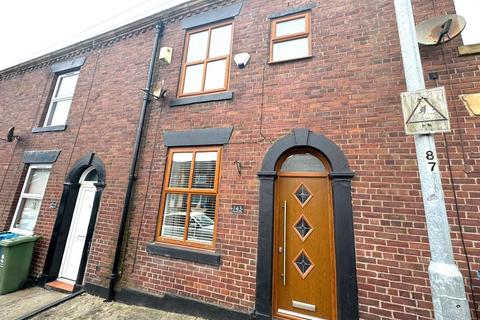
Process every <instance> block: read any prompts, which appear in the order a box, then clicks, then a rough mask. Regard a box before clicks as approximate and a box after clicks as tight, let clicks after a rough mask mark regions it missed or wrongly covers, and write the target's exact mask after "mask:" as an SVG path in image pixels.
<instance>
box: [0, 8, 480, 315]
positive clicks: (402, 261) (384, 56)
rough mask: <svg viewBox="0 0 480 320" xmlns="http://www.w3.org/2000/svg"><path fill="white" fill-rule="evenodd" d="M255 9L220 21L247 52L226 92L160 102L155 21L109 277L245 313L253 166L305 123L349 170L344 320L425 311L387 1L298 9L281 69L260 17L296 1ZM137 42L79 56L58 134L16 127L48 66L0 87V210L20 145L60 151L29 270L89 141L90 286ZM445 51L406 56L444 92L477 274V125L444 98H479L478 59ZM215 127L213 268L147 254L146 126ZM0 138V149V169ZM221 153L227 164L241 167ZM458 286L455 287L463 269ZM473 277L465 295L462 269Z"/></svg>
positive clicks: (110, 223) (176, 25)
mask: <svg viewBox="0 0 480 320" xmlns="http://www.w3.org/2000/svg"><path fill="white" fill-rule="evenodd" d="M266 3H267V2H265V1H258V0H257V1H253V0H250V1H246V2H245V4H244V6H243V8H242V11H241V13H240V15H239V16H238V17H236V18H235V21H234V41H233V53H234V54H236V53H241V52H248V53H250V55H251V60H250V63H249V64H248V65H247V66H246V68H244V69H238V68H237V67H236V65H235V64H234V63H233V62H232V66H231V68H232V69H231V74H230V90H231V91H233V92H234V99H233V100H232V101H221V102H213V103H204V104H196V105H190V106H184V107H175V108H171V107H169V106H168V99H172V98H175V96H176V90H177V86H178V79H179V73H180V62H181V58H182V52H183V41H184V30H182V28H181V25H180V21H178V20H172V21H168V23H167V24H166V27H165V32H164V36H163V37H162V39H161V46H169V47H172V48H173V49H174V50H173V60H172V63H171V64H170V65H160V66H158V67H157V70H156V80H158V81H159V80H165V86H166V88H167V89H168V98H167V99H166V100H163V101H154V102H152V103H151V104H150V109H149V114H148V117H147V124H146V131H145V136H144V138H145V139H144V140H143V141H144V143H143V148H142V152H141V158H140V161H139V166H138V177H139V179H138V180H137V181H136V184H135V194H134V201H133V207H132V210H131V215H130V217H131V220H130V226H129V231H128V235H127V237H126V238H127V239H128V246H127V250H126V254H125V262H124V264H123V273H122V277H121V285H122V286H126V287H130V288H135V289H139V290H144V291H147V292H150V293H155V294H162V293H171V294H178V295H182V296H188V297H192V298H194V299H199V300H203V301H208V302H212V303H215V304H219V305H222V306H225V307H229V308H234V309H237V310H241V311H250V310H252V309H253V307H254V300H255V268H256V254H257V251H256V248H257V231H258V229H257V224H258V180H257V177H256V174H257V172H258V171H259V169H260V166H261V162H262V160H263V156H264V154H265V153H266V151H267V150H268V148H269V147H270V146H271V145H272V143H273V142H274V141H276V140H278V139H279V138H281V137H282V136H284V135H286V134H289V133H290V132H291V131H292V129H293V128H302V127H307V128H310V130H312V131H313V132H315V133H319V134H323V135H324V136H326V137H327V138H328V139H330V140H332V141H333V142H334V143H336V144H337V145H338V146H339V147H340V148H341V149H342V150H343V152H344V153H345V154H346V156H347V158H348V160H349V163H350V167H351V169H352V170H353V171H354V172H355V173H356V176H355V178H354V179H353V195H352V196H353V211H354V227H355V243H356V254H357V281H358V287H359V292H358V295H359V303H360V312H361V313H360V317H361V318H362V319H392V318H394V319H431V318H433V311H432V308H433V307H432V303H431V295H430V288H429V280H428V273H427V268H428V263H429V247H428V238H427V231H426V226H425V218H424V214H423V204H422V198H421V194H420V184H419V179H418V174H417V166H416V160H415V149H414V144H413V138H412V137H407V136H405V134H404V130H403V124H402V123H403V122H402V121H403V119H402V115H401V107H400V98H399V94H400V93H401V92H403V91H405V90H406V89H405V85H404V78H403V71H402V62H401V55H400V50H399V41H398V36H397V32H396V22H395V13H394V8H393V2H392V1H387V0H384V1H378V0H361V1H355V2H353V1H347V0H337V1H335V2H334V4H333V3H332V2H320V1H319V2H317V7H316V8H314V9H313V10H312V40H313V43H312V44H313V58H311V59H306V60H299V61H295V62H287V63H281V64H266V62H267V59H268V46H269V42H268V41H269V30H270V29H269V28H270V25H269V20H268V18H267V17H268V16H269V15H270V14H272V13H274V12H279V11H283V10H285V9H286V8H287V6H290V7H296V6H300V5H302V4H305V3H309V1H282V0H273V1H268V5H266ZM434 5H435V6H434ZM414 11H415V15H416V17H415V18H416V21H417V22H419V21H422V20H424V19H426V18H429V17H433V16H434V15H440V14H445V13H453V12H454V8H453V3H452V1H451V0H438V1H436V2H431V1H420V0H416V1H414ZM153 37H154V31H153V30H150V31H148V32H146V33H141V34H140V35H137V36H134V37H132V38H128V39H126V40H122V41H119V42H116V43H114V44H113V45H111V46H109V47H106V48H103V49H100V50H95V51H92V52H90V53H89V54H88V57H87V62H86V64H85V65H84V67H83V68H82V70H81V73H80V78H79V83H78V85H77V90H76V92H75V98H74V102H73V105H72V110H71V113H70V116H69V123H68V124H69V127H68V129H67V130H66V131H65V132H60V133H45V134H31V133H30V131H31V127H32V126H36V125H37V124H38V123H39V116H40V113H41V112H42V110H43V108H44V107H45V105H46V99H47V98H46V97H47V92H48V90H49V88H50V87H51V85H52V78H51V75H50V74H49V73H48V68H43V69H39V70H36V71H33V72H29V73H25V74H23V75H19V76H16V77H14V78H11V79H8V80H4V81H0V97H1V98H0V114H1V115H2V118H1V120H0V130H4V131H5V130H6V128H7V127H8V126H9V125H13V124H14V125H16V126H17V129H18V132H19V133H20V135H22V136H23V137H25V139H24V141H21V142H19V145H18V146H17V149H16V153H15V156H14V158H13V161H12V166H11V168H10V169H9V172H8V174H7V179H6V182H5V185H6V186H13V188H10V187H8V188H5V187H4V188H3V189H2V190H0V210H2V207H3V206H5V207H6V208H7V210H9V208H11V206H12V202H15V201H13V196H12V192H14V191H15V188H16V186H18V184H19V183H20V181H21V180H20V176H21V175H20V174H19V173H18V172H20V171H21V166H20V169H17V168H18V167H19V163H20V158H21V152H23V150H34V149H35V150H37V149H40V150H41V149H57V148H58V149H62V153H61V155H60V158H59V160H58V161H57V163H55V165H54V167H53V170H52V175H51V177H50V181H49V184H48V187H47V192H46V196H45V199H44V202H43V206H42V210H41V216H40V218H39V222H38V224H37V229H36V232H37V233H39V234H41V235H43V236H44V238H43V239H42V241H41V242H40V246H39V249H38V252H37V254H36V258H35V265H34V271H35V272H39V271H41V267H42V265H43V259H44V256H45V253H46V249H47V245H48V241H49V236H50V234H51V230H52V223H53V221H54V219H55V215H56V209H49V207H48V205H49V204H50V202H52V201H57V202H58V201H59V200H60V195H61V192H62V182H63V179H64V177H65V174H66V172H67V171H68V168H70V167H71V165H72V164H73V163H74V161H75V160H76V159H79V158H80V157H81V156H82V155H83V154H85V153H86V152H92V151H95V152H97V154H98V155H99V156H100V157H101V158H102V160H103V161H104V163H105V165H106V170H107V186H106V188H105V192H104V194H103V198H102V203H101V207H100V211H99V218H98V223H97V226H96V230H95V236H94V241H93V243H92V249H91V254H90V260H89V264H88V268H87V274H86V280H87V281H89V282H93V283H97V284H102V285H105V284H106V275H107V274H108V273H109V272H110V265H111V257H112V255H113V252H114V243H115V237H116V232H117V228H118V221H119V218H120V214H121V208H122V205H123V196H124V193H125V189H126V184H127V175H128V166H129V165H130V154H131V150H132V145H133V140H134V131H135V127H136V123H137V120H138V111H139V108H140V106H141V100H142V93H141V92H140V91H139V90H138V89H139V88H143V87H144V85H145V84H144V83H145V80H146V72H147V65H148V62H149V57H150V50H151V44H152V41H153ZM458 45H461V39H460V38H458V39H455V40H453V41H452V42H450V43H448V44H447V45H446V46H445V47H444V53H445V60H446V62H447V63H446V65H447V67H448V70H449V71H448V72H447V68H446V65H445V61H444V57H443V54H442V49H441V47H428V48H422V49H421V54H422V60H423V61H422V62H423V66H424V71H425V75H426V79H427V80H426V85H427V87H434V86H435V85H436V84H435V82H434V81H430V80H428V72H438V73H439V75H440V79H439V81H438V85H443V86H445V87H446V89H447V94H448V97H449V108H450V116H451V119H452V128H453V130H452V133H448V134H446V135H445V138H446V141H447V142H448V151H449V154H450V159H451V164H452V175H453V185H454V188H455V190H456V191H457V198H458V203H459V206H458V209H459V214H460V218H461V221H462V224H463V226H464V228H463V231H464V236H465V240H466V246H467V252H468V254H469V255H470V262H471V263H470V266H471V268H472V269H473V270H477V269H479V267H480V257H479V256H480V246H479V245H478V243H479V240H480V236H479V235H478V234H479V232H480V230H479V226H480V224H479V222H478V217H477V215H478V212H480V210H479V209H480V208H479V205H480V190H479V187H478V186H477V179H478V178H479V177H480V163H479V160H478V159H480V157H479V154H480V153H479V152H480V150H479V138H480V132H479V127H480V125H479V123H480V122H479V120H478V119H477V118H473V117H470V116H468V114H467V112H466V110H465V108H464V107H463V105H462V104H461V103H460V101H459V99H458V98H457V96H458V95H459V94H462V93H473V92H479V88H480V68H479V64H480V56H470V57H458V56H457V53H456V47H457V46H458ZM24 88H28V90H24ZM32 88H33V89H32ZM22 93H23V94H22ZM12 106H15V107H12ZM85 108H87V109H86V112H84V110H85ZM3 115H5V116H3ZM82 117H83V121H82ZM227 126H233V127H234V131H233V135H232V138H231V140H230V144H228V145H226V146H225V148H224V152H223V158H222V167H221V179H220V198H219V204H218V205H219V207H218V228H217V244H216V250H217V251H218V252H219V253H220V254H221V256H222V264H221V266H220V267H219V268H215V267H210V266H205V265H201V264H194V263H190V262H186V261H182V260H175V259H169V258H165V257H159V256H153V255H149V254H148V253H147V252H146V244H147V243H149V242H152V241H153V240H154V234H155V229H156V223H157V217H158V210H159V204H160V200H161V199H160V196H161V190H162V183H163V174H164V168H165V156H166V152H167V150H166V148H164V147H163V143H162V136H163V135H162V133H163V132H164V131H165V130H189V129H196V128H212V127H213V128H216V127H227ZM77 135H78V137H77ZM436 141H437V148H438V153H439V159H440V169H441V172H442V176H443V182H444V191H445V196H446V203H447V210H448V216H449V222H450V225H451V236H452V240H453V246H454V253H455V259H456V262H457V264H458V265H459V267H460V269H461V271H462V273H463V274H464V276H466V275H467V273H466V266H467V265H466V260H465V255H464V252H463V249H462V246H461V242H460V233H459V227H458V220H457V218H456V212H455V209H456V207H455V203H454V201H453V192H452V180H451V179H450V178H449V171H448V170H449V168H448V166H447V164H448V162H447V158H446V152H445V147H446V144H445V141H444V138H443V136H442V135H436ZM11 148H12V147H11V146H10V145H6V144H0V155H2V156H1V157H0V174H1V175H4V172H5V170H6V168H5V167H6V163H7V160H8V157H9V154H10V153H9V152H10V150H11ZM4 155H5V156H4ZM234 161H240V162H241V163H242V165H243V170H242V174H241V175H239V174H238V172H237V170H236V166H235V164H234ZM0 177H2V176H0ZM0 182H1V180H0ZM7 182H8V184H7ZM232 204H243V205H245V209H246V212H245V214H243V215H234V214H232V213H231V212H230V209H231V205H232ZM13 205H14V204H13ZM1 214H2V211H0V215H1ZM6 219H7V218H6V217H5V215H1V216H0V223H4V224H5V220H6ZM7 220H8V219H7ZM474 277H475V275H474ZM466 283H467V287H466V288H467V292H468V293H469V295H470V282H469V281H468V278H467V277H466ZM474 286H475V288H474V290H475V292H476V294H477V300H480V295H478V292H479V286H480V283H479V281H478V280H477V279H476V277H475V279H474ZM470 298H471V296H470ZM472 307H473V305H472Z"/></svg>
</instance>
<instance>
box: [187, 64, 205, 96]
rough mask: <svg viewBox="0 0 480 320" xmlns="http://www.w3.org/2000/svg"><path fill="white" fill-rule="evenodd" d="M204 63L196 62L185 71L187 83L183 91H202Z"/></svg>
mask: <svg viewBox="0 0 480 320" xmlns="http://www.w3.org/2000/svg"><path fill="white" fill-rule="evenodd" d="M202 78H203V64H196V65H193V66H189V67H187V70H186V71H185V84H184V85H183V93H192V92H199V91H202Z"/></svg>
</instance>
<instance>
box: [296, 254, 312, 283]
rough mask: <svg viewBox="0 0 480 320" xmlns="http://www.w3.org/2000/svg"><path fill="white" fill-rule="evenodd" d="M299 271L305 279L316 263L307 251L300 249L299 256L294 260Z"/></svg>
mask: <svg viewBox="0 0 480 320" xmlns="http://www.w3.org/2000/svg"><path fill="white" fill-rule="evenodd" d="M293 263H294V264H295V267H296V269H297V271H298V272H299V273H300V275H301V276H302V278H303V279H305V277H306V276H307V275H308V273H309V272H310V271H311V270H312V269H313V267H314V265H313V263H312V261H311V260H310V258H309V257H308V256H307V253H306V252H305V251H303V250H302V251H300V253H299V254H298V256H297V257H296V258H295V260H293Z"/></svg>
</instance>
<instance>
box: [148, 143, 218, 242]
mask: <svg viewBox="0 0 480 320" xmlns="http://www.w3.org/2000/svg"><path fill="white" fill-rule="evenodd" d="M220 154H221V148H219V147H204V148H194V149H192V148H177V149H170V150H169V153H168V163H167V173H166V175H165V184H164V185H165V187H164V192H163V197H162V206H161V209H160V216H159V222H160V223H159V226H158V228H157V230H158V233H157V240H159V241H163V242H170V243H174V244H179V245H186V246H193V247H204V248H211V247H212V246H213V243H214V239H215V226H216V221H217V218H216V211H217V195H218V180H219V170H220Z"/></svg>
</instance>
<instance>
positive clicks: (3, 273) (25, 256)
mask: <svg viewBox="0 0 480 320" xmlns="http://www.w3.org/2000/svg"><path fill="white" fill-rule="evenodd" d="M38 238H39V237H38V236H22V235H19V234H16V233H12V232H5V233H0V295H1V294H6V293H9V292H12V291H16V290H18V289H20V288H21V286H22V285H23V284H24V283H25V282H26V280H27V279H28V272H29V271H30V264H31V262H32V255H33V248H34V246H35V242H36V241H37V239H38Z"/></svg>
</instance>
